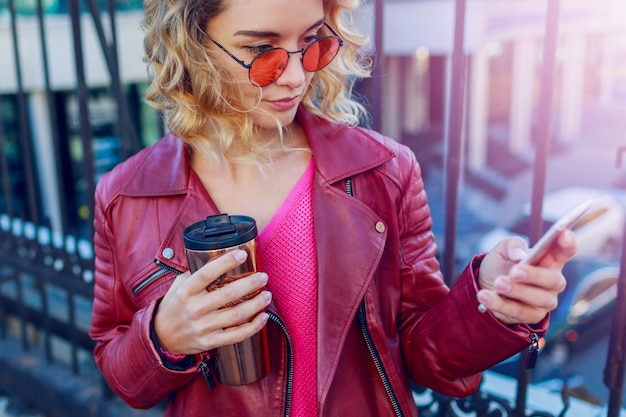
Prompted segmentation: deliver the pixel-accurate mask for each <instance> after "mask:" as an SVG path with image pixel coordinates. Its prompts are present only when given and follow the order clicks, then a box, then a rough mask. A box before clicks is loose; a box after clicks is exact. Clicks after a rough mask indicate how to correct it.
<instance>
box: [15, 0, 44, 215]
mask: <svg viewBox="0 0 626 417" xmlns="http://www.w3.org/2000/svg"><path fill="white" fill-rule="evenodd" d="M8 5H9V14H10V16H11V35H12V37H13V57H14V59H15V76H16V81H17V94H16V97H17V107H18V114H19V137H20V144H21V146H22V152H21V153H22V162H23V164H24V166H23V170H24V177H25V179H26V199H27V207H28V214H27V215H26V213H24V214H25V217H27V218H29V219H30V220H32V221H33V222H35V223H37V224H38V223H39V221H40V218H39V210H38V205H37V184H36V182H35V175H34V172H35V171H34V170H33V160H32V150H31V144H30V138H31V132H30V125H29V120H30V118H29V117H28V112H27V110H26V93H25V92H24V84H23V80H22V64H21V54H20V48H19V44H18V39H17V13H16V11H15V3H14V0H8Z"/></svg>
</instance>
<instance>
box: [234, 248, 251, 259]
mask: <svg viewBox="0 0 626 417" xmlns="http://www.w3.org/2000/svg"><path fill="white" fill-rule="evenodd" d="M247 257H248V252H246V251H245V250H238V251H236V252H235V259H236V260H238V261H239V262H243V261H245V260H246V258H247Z"/></svg>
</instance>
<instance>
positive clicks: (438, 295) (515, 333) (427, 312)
mask: <svg viewBox="0 0 626 417" xmlns="http://www.w3.org/2000/svg"><path fill="white" fill-rule="evenodd" d="M400 159H401V162H402V161H404V163H403V164H401V166H402V169H401V171H402V173H404V176H403V178H402V182H403V184H404V192H403V197H402V202H401V207H400V209H399V215H400V221H399V224H400V252H401V254H400V255H401V265H402V266H401V281H402V282H401V288H402V302H401V305H400V310H401V311H400V315H399V331H400V337H401V343H402V350H403V353H404V357H405V361H406V365H407V369H408V371H409V374H410V377H411V379H412V380H413V381H415V382H416V383H418V384H421V385H424V386H427V387H429V388H431V389H433V390H435V391H437V392H441V393H443V394H447V395H451V396H455V397H463V396H467V395H469V394H471V393H472V392H473V391H474V390H475V389H476V388H477V387H478V383H479V380H480V372H482V371H483V370H485V369H487V368H489V367H491V366H493V365H495V364H497V363H498V362H500V361H502V360H504V359H506V358H508V357H510V356H512V355H514V354H516V353H517V352H519V351H520V350H522V349H523V348H524V347H526V346H528V345H529V344H530V335H531V333H538V334H539V336H541V335H542V334H543V333H545V330H546V327H547V317H546V319H544V320H543V321H542V322H541V323H538V324H537V325H534V326H529V325H525V324H520V325H515V326H507V325H505V324H503V323H502V322H500V321H499V320H497V319H496V318H495V317H494V316H493V315H492V314H490V313H485V314H482V313H480V312H478V304H479V302H478V300H477V298H476V293H477V291H478V285H477V280H476V279H477V277H476V276H475V272H476V269H475V268H474V267H472V265H475V266H476V265H479V263H480V260H481V259H482V258H481V257H477V258H474V260H472V262H471V263H470V265H469V266H468V267H467V268H466V269H465V270H464V272H463V273H462V274H461V276H460V278H459V280H458V281H457V283H456V284H455V285H454V286H453V287H452V289H451V290H449V289H448V287H447V286H446V285H445V283H444V281H443V276H442V274H441V271H440V268H439V262H438V261H437V259H436V244H435V239H434V236H433V233H432V231H431V226H432V219H431V216H430V209H429V207H428V205H427V197H426V193H425V190H424V184H423V181H422V178H421V175H420V168H419V166H418V164H417V162H416V160H415V156H414V155H413V153H412V152H409V151H406V152H405V153H404V155H400Z"/></svg>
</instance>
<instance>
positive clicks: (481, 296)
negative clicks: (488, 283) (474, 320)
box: [476, 290, 491, 304]
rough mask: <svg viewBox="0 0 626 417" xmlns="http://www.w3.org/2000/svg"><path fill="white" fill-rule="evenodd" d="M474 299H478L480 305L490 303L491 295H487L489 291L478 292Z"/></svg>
mask: <svg viewBox="0 0 626 417" xmlns="http://www.w3.org/2000/svg"><path fill="white" fill-rule="evenodd" d="M476 297H477V298H478V301H480V302H481V304H489V303H491V294H489V291H486V290H480V291H478V294H476Z"/></svg>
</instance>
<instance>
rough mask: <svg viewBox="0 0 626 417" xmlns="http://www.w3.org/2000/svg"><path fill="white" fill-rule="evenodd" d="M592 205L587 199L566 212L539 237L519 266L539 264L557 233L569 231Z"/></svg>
mask: <svg viewBox="0 0 626 417" xmlns="http://www.w3.org/2000/svg"><path fill="white" fill-rule="evenodd" d="M592 204H593V199H589V200H586V201H585V202H583V203H581V204H579V205H578V206H576V207H574V208H573V209H572V210H570V211H568V212H567V213H566V214H565V215H564V216H563V217H561V218H560V219H559V220H558V221H557V222H556V223H554V224H553V225H552V226H551V227H550V228H549V229H548V231H547V232H546V233H544V234H543V236H541V238H540V239H539V240H538V241H537V243H535V245H534V246H533V247H532V248H531V249H530V251H529V252H528V254H527V255H526V257H525V258H524V259H522V260H521V261H520V264H521V265H535V264H536V263H537V262H539V261H540V260H541V258H543V257H544V256H545V255H546V253H547V252H548V249H549V248H550V246H552V243H553V242H554V240H555V239H556V237H557V236H558V235H559V233H561V232H562V231H563V230H567V229H571V228H572V227H573V226H574V225H575V224H576V222H578V220H580V218H581V217H582V216H583V215H584V214H585V213H586V212H587V210H589V209H590V208H591V206H592Z"/></svg>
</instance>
